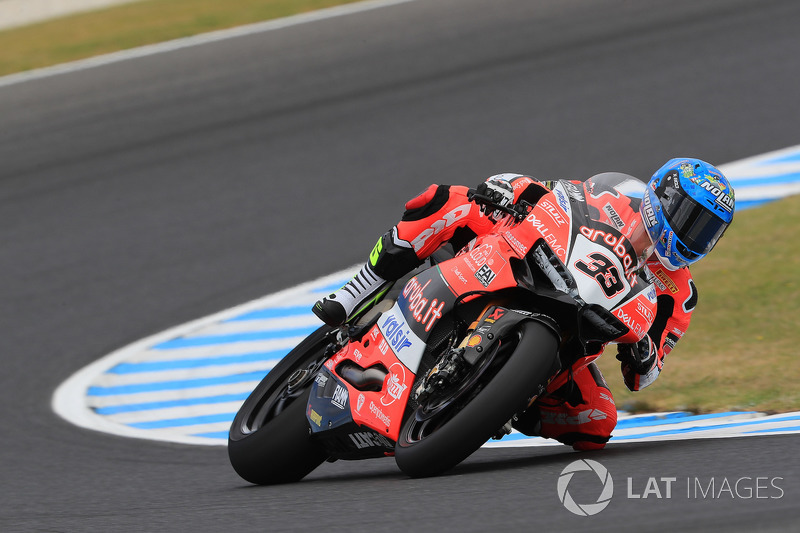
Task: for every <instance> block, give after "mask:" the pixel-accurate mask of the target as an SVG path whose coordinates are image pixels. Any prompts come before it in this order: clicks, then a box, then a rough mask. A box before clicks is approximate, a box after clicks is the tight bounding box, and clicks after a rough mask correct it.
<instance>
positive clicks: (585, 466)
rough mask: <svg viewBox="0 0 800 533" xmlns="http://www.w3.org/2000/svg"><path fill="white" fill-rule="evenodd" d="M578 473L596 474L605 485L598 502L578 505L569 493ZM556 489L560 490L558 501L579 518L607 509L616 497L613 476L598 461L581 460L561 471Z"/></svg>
mask: <svg viewBox="0 0 800 533" xmlns="http://www.w3.org/2000/svg"><path fill="white" fill-rule="evenodd" d="M576 472H594V473H595V474H596V475H597V477H598V478H599V479H600V482H601V483H602V484H603V489H602V491H601V492H600V496H598V497H597V501H595V502H594V503H578V502H576V501H575V500H574V499H573V498H572V495H571V494H570V493H569V483H570V481H572V477H573V476H574V475H575V473H576ZM556 488H557V490H558V499H559V500H560V501H561V503H562V504H563V505H564V507H565V508H566V509H567V511H569V512H571V513H574V514H576V515H579V516H592V515H596V514H597V513H599V512H600V511H602V510H603V509H605V508H606V507H607V506H608V504H609V503H610V502H611V497H612V496H613V495H614V480H613V479H611V474H609V473H608V470H607V469H606V467H604V466H603V465H601V464H600V463H598V462H597V461H592V460H591V459H579V460H577V461H573V462H571V463H570V464H568V465H567V466H566V468H564V470H562V471H561V475H560V476H559V477H558V485H557V487H556Z"/></svg>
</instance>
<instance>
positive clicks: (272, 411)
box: [228, 326, 332, 485]
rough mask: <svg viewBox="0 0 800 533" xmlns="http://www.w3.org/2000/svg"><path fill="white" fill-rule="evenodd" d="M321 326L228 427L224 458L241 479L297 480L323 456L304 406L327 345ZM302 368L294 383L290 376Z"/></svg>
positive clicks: (262, 481)
mask: <svg viewBox="0 0 800 533" xmlns="http://www.w3.org/2000/svg"><path fill="white" fill-rule="evenodd" d="M331 330H332V328H330V327H328V326H324V327H322V328H320V329H318V330H317V331H315V332H314V333H312V334H311V335H309V336H308V337H307V338H306V339H305V340H304V341H303V342H301V343H300V344H299V345H298V346H297V347H296V348H294V349H293V350H292V351H290V352H289V353H288V354H287V355H286V356H285V357H284V358H283V359H282V360H281V361H280V362H279V363H278V364H277V365H275V367H274V368H273V369H272V370H270V372H269V373H268V374H267V375H266V376H265V377H264V379H263V380H262V381H261V383H259V384H258V386H257V387H256V389H255V390H254V391H253V392H252V393H251V394H250V396H249V397H248V398H247V399H246V400H245V402H244V404H243V405H242V407H241V408H240V409H239V412H238V413H236V417H235V418H234V420H233V423H232V425H231V430H230V433H229V437H228V457H229V459H230V461H231V465H232V466H233V469H234V470H236V473H237V474H239V476H241V477H242V479H244V480H246V481H249V482H250V483H255V484H257V485H272V484H276V483H290V482H294V481H299V480H300V479H302V478H303V477H305V476H306V475H307V474H308V473H309V472H311V471H312V470H314V469H315V468H316V467H317V466H319V465H320V464H321V463H322V462H323V461H324V460H325V459H326V458H327V454H326V453H325V450H324V449H323V448H322V447H321V445H320V444H319V443H318V442H317V441H315V440H314V439H313V438H312V437H311V434H310V427H309V424H308V420H307V419H306V407H307V405H308V397H309V394H310V393H311V384H312V383H313V381H314V376H315V375H316V371H317V370H318V369H319V367H320V366H321V365H322V363H323V362H324V359H325V358H324V351H325V348H326V347H327V345H328V344H329V342H330V341H329V339H328V337H327V334H328V333H329V332H330V331H331ZM298 370H305V371H306V375H305V376H304V377H303V379H302V380H301V381H300V382H299V383H295V384H294V386H293V387H292V388H290V387H289V378H290V377H291V376H293V375H294V376H295V377H297V374H296V371H298Z"/></svg>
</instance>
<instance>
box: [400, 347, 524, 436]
mask: <svg viewBox="0 0 800 533" xmlns="http://www.w3.org/2000/svg"><path fill="white" fill-rule="evenodd" d="M519 340H520V334H519V332H514V333H513V334H512V335H510V336H509V337H507V338H504V339H501V340H500V341H499V342H498V343H497V344H496V345H495V348H494V349H493V350H492V352H491V353H489V354H487V355H486V356H484V357H483V358H482V360H481V361H480V363H479V364H478V365H476V366H475V367H474V368H473V369H472V370H471V371H470V373H469V374H468V375H467V377H466V378H465V379H464V380H462V381H461V382H460V383H459V385H458V386H457V387H454V388H452V389H449V390H446V391H444V393H443V394H435V395H433V396H432V397H431V398H430V399H429V400H428V401H425V402H424V403H423V404H420V405H419V406H418V407H417V409H416V410H415V411H414V413H413V414H412V416H411V417H410V418H409V420H408V422H407V424H406V425H405V427H404V430H403V432H404V439H405V441H406V442H407V443H408V444H412V445H413V444H416V443H418V442H420V441H422V440H424V439H425V438H427V437H429V436H430V435H432V434H433V433H434V432H435V431H437V430H438V429H439V428H441V427H442V426H444V425H445V424H446V423H447V422H448V421H449V420H450V419H451V418H453V417H454V416H455V415H456V414H457V413H458V412H459V411H461V409H462V408H463V407H464V406H465V405H467V404H468V403H469V402H470V401H472V399H473V398H474V397H475V396H477V395H478V394H479V393H480V391H481V390H482V389H483V387H484V385H485V384H486V383H488V382H489V381H490V380H491V379H492V378H493V377H494V376H495V374H497V372H498V371H499V370H500V368H501V367H502V366H503V363H504V362H505V360H506V359H507V357H508V356H509V355H510V354H511V353H513V351H514V348H515V347H516V345H517V343H518V342H519Z"/></svg>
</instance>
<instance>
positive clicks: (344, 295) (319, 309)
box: [311, 263, 386, 327]
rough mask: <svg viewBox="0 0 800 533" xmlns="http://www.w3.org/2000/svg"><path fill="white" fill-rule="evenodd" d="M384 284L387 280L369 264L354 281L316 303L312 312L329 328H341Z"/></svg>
mask: <svg viewBox="0 0 800 533" xmlns="http://www.w3.org/2000/svg"><path fill="white" fill-rule="evenodd" d="M384 283H386V280H385V279H383V278H382V277H380V276H379V275H377V274H376V273H375V272H374V271H373V270H372V267H370V265H369V263H367V264H365V265H364V266H363V267H361V270H359V271H358V274H356V275H355V276H354V277H353V279H351V280H350V281H348V282H347V283H345V284H344V286H343V287H342V288H341V289H339V290H338V291H336V292H334V293H333V294H330V295H328V296H327V297H325V298H323V299H322V300H320V301H318V302H317V303H315V304H314V307H312V308H311V310H312V311H313V312H314V314H315V315H317V316H318V317H319V319H320V320H322V321H323V322H325V323H326V324H328V325H329V326H334V327H336V326H341V325H342V324H344V322H345V320H347V317H348V316H350V313H352V312H353V311H355V309H356V308H357V307H358V306H359V305H360V304H362V303H363V302H365V301H367V300H368V299H369V297H370V296H372V295H373V294H375V292H376V291H377V290H378V289H379V288H380V287H381V286H382V285H383V284H384Z"/></svg>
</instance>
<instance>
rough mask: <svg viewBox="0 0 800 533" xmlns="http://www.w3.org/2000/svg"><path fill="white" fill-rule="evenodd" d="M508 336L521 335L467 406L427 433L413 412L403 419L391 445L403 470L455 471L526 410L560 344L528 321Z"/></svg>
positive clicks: (553, 366) (422, 473)
mask: <svg viewBox="0 0 800 533" xmlns="http://www.w3.org/2000/svg"><path fill="white" fill-rule="evenodd" d="M512 334H513V335H519V337H518V339H519V340H518V343H517V345H516V347H515V348H513V353H512V354H511V355H509V356H508V357H507V360H506V362H505V363H504V364H503V366H502V367H501V368H500V369H499V370H497V372H496V374H495V375H494V376H493V377H490V378H489V380H488V382H486V383H483V388H482V389H481V390H480V392H478V393H477V395H475V396H474V397H473V398H472V399H470V400H468V403H467V404H466V405H463V406H459V407H458V408H457V409H458V410H457V412H455V413H454V414H453V413H446V414H444V415H443V417H442V422H441V425H440V426H438V427H434V428H433V429H432V430H430V431H429V432H427V433H426V430H425V429H424V428H423V427H422V426H421V424H420V422H418V421H417V420H416V419H415V414H416V413H413V414H412V415H411V416H410V417H409V418H408V419H407V420H406V422H405V424H403V428H402V429H401V430H400V436H399V438H398V441H397V444H396V446H395V460H396V461H397V465H398V466H399V467H400V469H401V470H402V471H403V472H405V473H406V474H408V475H409V476H411V477H426V476H433V475H437V474H440V473H442V472H444V471H445V470H448V469H450V468H452V467H454V466H455V465H457V464H458V463H460V462H461V461H463V460H464V459H466V458H467V457H469V456H470V455H471V454H472V453H473V452H475V450H477V449H478V448H480V447H481V446H482V445H483V444H484V443H485V442H486V441H487V440H489V439H490V438H491V437H492V436H493V435H495V434H496V433H497V431H498V430H499V429H500V428H501V427H502V426H503V425H504V424H505V423H506V422H508V421H509V420H510V419H511V417H512V416H514V414H516V413H518V412H521V411H522V410H524V409H525V407H527V402H528V401H529V400H530V398H532V397H533V396H534V395H535V394H536V393H537V392H538V391H539V387H540V386H542V385H544V384H545V383H546V382H547V380H548V378H550V377H551V376H552V375H553V373H555V372H556V371H557V370H558V368H559V361H558V340H557V339H556V336H555V335H554V333H553V332H552V331H551V330H550V329H548V328H547V327H545V326H544V325H542V324H540V323H538V322H532V321H529V322H524V323H522V324H521V325H520V328H519V329H518V330H516V332H512ZM508 341H513V338H507V339H506V342H508Z"/></svg>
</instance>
